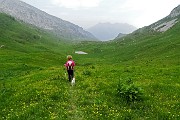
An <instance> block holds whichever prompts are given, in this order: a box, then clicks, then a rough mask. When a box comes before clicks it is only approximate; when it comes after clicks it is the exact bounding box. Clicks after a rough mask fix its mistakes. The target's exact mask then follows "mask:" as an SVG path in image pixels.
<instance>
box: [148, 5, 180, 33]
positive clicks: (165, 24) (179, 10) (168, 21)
mask: <svg viewBox="0 0 180 120" xmlns="http://www.w3.org/2000/svg"><path fill="white" fill-rule="evenodd" d="M179 18H180V5H179V6H177V7H176V8H174V9H173V10H172V11H171V13H170V14H169V15H168V16H167V17H165V18H163V19H161V20H159V21H157V22H156V23H153V24H152V25H150V26H148V28H150V29H153V30H155V31H158V32H165V31H167V30H168V29H170V28H171V27H173V26H174V25H175V24H176V23H177V22H179Z"/></svg>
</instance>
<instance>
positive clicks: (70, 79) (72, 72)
mask: <svg viewBox="0 0 180 120" xmlns="http://www.w3.org/2000/svg"><path fill="white" fill-rule="evenodd" d="M67 72H68V79H69V82H71V81H72V79H73V77H74V71H73V70H67Z"/></svg>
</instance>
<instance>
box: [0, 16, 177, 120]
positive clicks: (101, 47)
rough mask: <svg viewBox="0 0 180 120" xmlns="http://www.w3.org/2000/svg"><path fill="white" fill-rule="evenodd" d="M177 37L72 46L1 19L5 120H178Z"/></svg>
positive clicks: (0, 88) (0, 100)
mask: <svg viewBox="0 0 180 120" xmlns="http://www.w3.org/2000/svg"><path fill="white" fill-rule="evenodd" d="M179 30H180V23H177V24H176V26H175V27H173V28H171V29H170V30H168V31H167V32H165V33H151V34H150V35H149V34H148V33H146V34H144V35H141V34H140V33H135V34H133V35H131V36H127V37H125V38H123V39H120V40H114V41H110V42H87V41H84V42H78V43H74V42H71V41H68V42H67V40H66V41H65V40H64V39H63V38H57V37H55V36H53V35H51V34H49V33H47V32H45V31H42V30H40V29H38V28H35V27H32V26H30V25H26V24H24V23H21V22H17V21H16V20H15V19H14V18H12V17H9V16H7V15H4V14H0V47H1V48H0V111H1V112H0V119H2V120H178V119H180V111H179V110H180V79H179V74H180V60H179V56H180V52H179V51H180V47H179V45H180V35H179ZM78 50H80V51H84V52H87V53H88V54H87V55H78V54H75V53H74V52H75V51H78ZM68 54H71V55H72V56H73V59H74V60H75V62H76V67H75V77H76V84H75V85H74V86H71V84H70V83H69V82H68V80H67V73H66V70H65V69H64V66H63V65H64V63H65V62H66V56H67V55H68Z"/></svg>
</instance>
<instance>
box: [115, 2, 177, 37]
mask: <svg viewBox="0 0 180 120" xmlns="http://www.w3.org/2000/svg"><path fill="white" fill-rule="evenodd" d="M179 22H180V5H178V6H177V7H176V8H174V9H173V10H172V11H171V12H170V14H169V15H168V16H166V17H165V18H162V19H161V20H159V21H157V22H155V23H152V24H151V25H149V26H145V27H143V28H139V29H138V30H135V31H134V32H132V33H130V34H128V35H126V38H131V39H134V38H140V37H147V36H155V35H157V34H158V33H164V32H166V31H168V30H169V29H171V28H173V27H174V26H175V25H176V24H177V23H179ZM115 40H124V38H123V39H121V38H118V37H117V38H115Z"/></svg>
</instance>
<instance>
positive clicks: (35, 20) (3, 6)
mask: <svg viewBox="0 0 180 120" xmlns="http://www.w3.org/2000/svg"><path fill="white" fill-rule="evenodd" d="M0 12H3V13H6V14H9V15H11V16H13V17H15V18H16V19H18V20H21V21H23V22H25V23H28V24H32V25H35V26H37V27H39V28H42V29H45V30H48V31H51V32H53V33H55V34H56V35H57V36H61V37H64V38H68V39H73V40H96V38H95V37H94V36H93V35H92V34H91V33H89V32H87V31H85V30H83V28H81V27H79V26H77V25H75V24H72V23H70V22H68V21H64V20H62V19H60V18H57V17H55V16H52V15H49V14H47V13H45V12H43V11H41V10H39V9H37V8H35V7H33V6H31V5H28V4H26V3H24V2H22V1H19V0H0Z"/></svg>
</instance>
